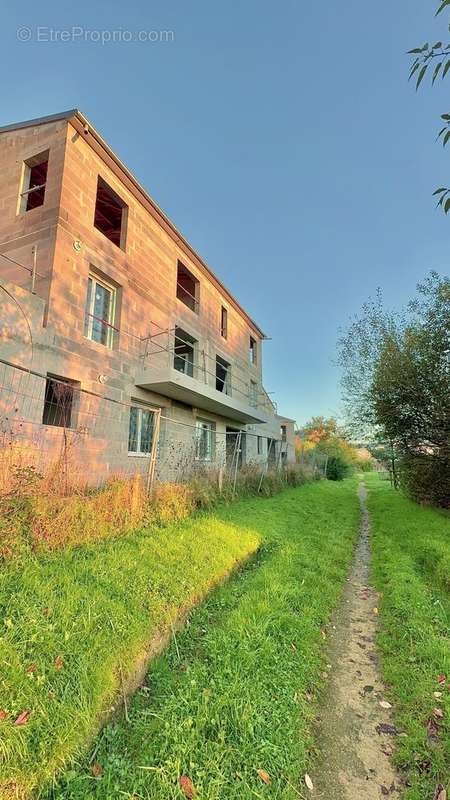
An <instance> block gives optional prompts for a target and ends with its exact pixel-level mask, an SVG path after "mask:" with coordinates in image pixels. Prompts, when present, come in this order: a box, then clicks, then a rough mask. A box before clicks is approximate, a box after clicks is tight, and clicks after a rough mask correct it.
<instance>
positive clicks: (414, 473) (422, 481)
mask: <svg viewBox="0 0 450 800" xmlns="http://www.w3.org/2000/svg"><path fill="white" fill-rule="evenodd" d="M399 472H400V484H401V486H402V487H403V488H404V489H405V491H406V492H407V494H409V496H410V497H411V498H412V499H413V500H416V502H419V503H424V504H426V505H436V506H441V507H442V508H450V456H449V455H445V454H439V453H408V454H405V455H404V456H403V457H402V458H401V459H400V464H399Z"/></svg>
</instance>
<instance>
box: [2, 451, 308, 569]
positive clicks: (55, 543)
mask: <svg viewBox="0 0 450 800" xmlns="http://www.w3.org/2000/svg"><path fill="white" fill-rule="evenodd" d="M63 459H64V460H63V461H61V459H59V458H56V459H55V460H54V461H53V462H51V463H50V464H49V465H48V467H47V470H46V471H45V473H41V472H40V471H39V453H38V452H36V450H34V449H33V448H32V447H31V446H29V445H22V444H20V445H19V444H13V443H9V444H8V445H7V446H5V447H0V559H1V558H3V559H6V560H8V559H11V558H13V557H15V556H20V555H21V554H23V553H24V552H26V551H29V550H30V549H31V550H33V551H43V550H54V549H57V548H61V547H73V546H76V545H81V544H84V543H86V542H90V541H101V540H102V539H108V538H113V537H117V536H124V535H126V534H128V533H131V532H132V531H135V530H138V529H139V528H142V527H152V526H165V525H169V524H170V523H172V522H175V521H179V520H181V519H185V518H187V517H189V516H190V515H191V514H193V513H194V512H195V511H197V510H209V509H211V508H213V507H214V506H216V505H217V504H218V503H221V502H226V503H227V502H231V501H232V500H234V499H238V498H243V497H250V496H256V495H262V496H266V497H268V496H272V495H273V494H275V493H276V492H279V491H281V490H282V489H283V488H285V487H286V486H298V485H300V484H301V483H305V482H306V481H308V480H313V479H314V477H315V475H314V473H313V472H312V471H308V468H307V467H306V468H301V467H299V465H296V466H289V467H287V468H286V469H283V470H280V471H276V472H268V473H267V474H265V475H264V478H263V480H262V482H261V471H260V468H258V467H257V466H256V465H253V466H252V465H247V466H246V467H244V468H243V469H242V470H240V472H239V473H238V475H237V480H236V484H234V481H233V480H231V478H230V477H229V476H224V475H223V473H222V474H221V473H219V471H206V470H205V471H203V472H198V470H197V472H196V473H195V474H194V476H193V477H192V478H190V479H189V480H187V481H185V482H180V483H174V482H172V483H159V484H157V485H156V486H155V488H154V490H153V492H152V494H151V496H150V497H149V496H148V495H147V492H146V488H145V485H144V481H143V478H142V476H141V475H139V474H136V475H135V476H134V477H132V478H129V477H128V478H123V477H120V476H116V477H113V478H111V479H110V480H108V481H107V482H106V483H105V485H104V486H103V487H101V488H100V489H95V490H92V489H88V488H86V486H84V487H83V486H82V484H81V481H80V480H79V478H78V476H76V479H75V480H74V481H73V482H71V483H70V484H69V482H68V470H67V466H68V461H67V451H65V452H64V454H63ZM70 474H71V475H72V474H73V472H72V471H70Z"/></svg>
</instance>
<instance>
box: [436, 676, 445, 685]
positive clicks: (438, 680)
mask: <svg viewBox="0 0 450 800" xmlns="http://www.w3.org/2000/svg"><path fill="white" fill-rule="evenodd" d="M446 680H447V678H446V677H445V675H438V676H437V682H438V683H445V681H446Z"/></svg>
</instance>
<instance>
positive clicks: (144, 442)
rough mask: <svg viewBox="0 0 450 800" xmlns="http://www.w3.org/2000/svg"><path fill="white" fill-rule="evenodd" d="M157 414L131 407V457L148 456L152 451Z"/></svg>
mask: <svg viewBox="0 0 450 800" xmlns="http://www.w3.org/2000/svg"><path fill="white" fill-rule="evenodd" d="M154 423H155V412H154V411H153V410H151V409H148V408H142V407H141V406H131V407H130V423H129V428H128V453H129V455H134V456H135V455H141V456H147V455H148V454H149V453H150V450H151V449H152V442H153V429H154Z"/></svg>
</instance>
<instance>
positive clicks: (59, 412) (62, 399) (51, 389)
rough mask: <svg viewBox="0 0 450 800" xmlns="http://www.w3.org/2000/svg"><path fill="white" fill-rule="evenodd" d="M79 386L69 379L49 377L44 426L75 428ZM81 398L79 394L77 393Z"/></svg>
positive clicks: (45, 398)
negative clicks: (76, 397) (76, 399)
mask: <svg viewBox="0 0 450 800" xmlns="http://www.w3.org/2000/svg"><path fill="white" fill-rule="evenodd" d="M77 387H78V388H79V384H77V383H76V382H75V381H70V380H69V379H68V378H59V377H57V376H56V375H49V376H48V377H47V380H46V382H45V396H44V411H43V414H42V422H43V424H44V425H55V426H56V427H58V428H73V427H75V421H74V417H75V414H74V411H75V408H74V407H75V389H76V388H77ZM77 395H78V396H79V392H77Z"/></svg>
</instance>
